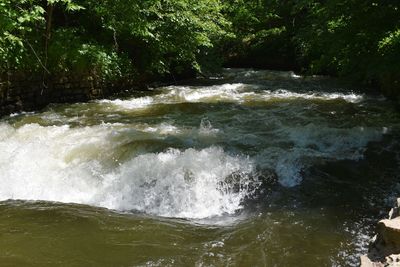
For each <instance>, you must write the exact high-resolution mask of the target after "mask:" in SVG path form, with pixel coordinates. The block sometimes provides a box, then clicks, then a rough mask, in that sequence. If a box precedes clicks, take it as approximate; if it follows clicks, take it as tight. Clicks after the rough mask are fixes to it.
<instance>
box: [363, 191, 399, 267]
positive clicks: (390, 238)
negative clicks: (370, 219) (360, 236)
mask: <svg viewBox="0 0 400 267" xmlns="http://www.w3.org/2000/svg"><path fill="white" fill-rule="evenodd" d="M396 202H397V203H396V205H395V207H394V208H392V209H391V210H390V212H389V219H385V220H381V221H379V223H378V225H377V228H376V232H377V235H376V236H375V237H374V238H373V239H372V240H371V243H370V247H369V250H368V255H366V256H362V257H361V266H362V267H379V266H398V267H400V198H398V199H397V201H396Z"/></svg>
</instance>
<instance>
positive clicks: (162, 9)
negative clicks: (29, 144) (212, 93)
mask: <svg viewBox="0 0 400 267" xmlns="http://www.w3.org/2000/svg"><path fill="white" fill-rule="evenodd" d="M53 14H54V15H53ZM88 18H90V19H88ZM0 25H1V27H0V71H5V70H23V71H44V70H45V71H46V72H49V73H50V74H51V73H57V72H82V71H94V72H96V73H98V74H99V75H101V76H102V77H104V78H105V79H117V78H119V77H123V76H125V75H129V73H130V74H132V73H139V74H142V75H144V76H147V75H160V74H166V73H173V74H177V73H185V72H187V71H196V72H204V71H205V70H207V69H212V68H215V67H216V66H219V65H220V64H221V58H223V59H224V60H225V64H230V65H234V66H241V67H244V66H250V67H263V68H286V69H287V68H291V69H293V68H297V67H299V66H300V67H301V68H302V69H303V70H304V71H307V72H310V73H328V74H333V75H343V76H352V77H353V78H356V79H358V80H364V81H365V80H369V81H379V80H381V79H385V81H388V80H397V78H393V77H398V76H400V75H398V74H399V72H400V71H399V69H400V64H398V62H399V61H400V52H399V51H400V2H399V1H397V0H382V1H376V0H324V1H322V0H312V1H308V0H288V1H278V0H246V1H245V0H229V1H228V0H199V1H191V0H174V1H173V0H141V1H139V0H102V1H97V0H0ZM382 77H385V78H382ZM387 77H390V79H389V78H387Z"/></svg>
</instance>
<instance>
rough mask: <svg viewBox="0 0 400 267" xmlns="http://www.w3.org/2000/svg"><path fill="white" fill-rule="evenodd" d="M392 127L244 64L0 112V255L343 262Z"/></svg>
mask: <svg viewBox="0 0 400 267" xmlns="http://www.w3.org/2000/svg"><path fill="white" fill-rule="evenodd" d="M399 126H400V118H399V116H398V113H396V112H395V111H394V108H393V107H392V105H391V103H390V102H388V101H386V100H385V99H384V98H382V97H380V96H378V97H377V96H371V95H367V94H362V93H359V92H358V91H357V90H348V89H346V88H344V89H343V87H342V86H336V85H335V86H334V83H333V82H332V81H331V80H330V79H327V78H324V77H302V76H299V75H296V74H294V73H293V72H274V71H254V70H245V69H237V70H235V69H231V70H226V71H225V72H224V75H223V76H221V77H217V78H216V79H213V80H212V83H211V84H210V82H209V81H208V83H207V84H206V85H198V84H197V85H174V86H166V87H160V88H156V89H154V90H152V91H151V92H147V93H140V94H135V95H132V96H128V97H125V98H120V99H103V100H97V101H93V102H90V103H78V104H65V105H52V106H50V107H48V108H47V109H45V110H43V111H41V112H36V113H22V114H13V115H11V116H9V117H7V118H4V119H2V120H1V121H0V185H1V186H0V201H3V202H0V214H2V215H1V218H0V225H2V227H0V228H1V229H2V230H0V235H1V236H2V239H0V262H5V263H6V264H8V263H10V264H12V263H14V262H16V258H15V257H14V256H10V255H14V254H15V255H20V256H18V257H19V258H18V259H19V260H20V263H21V264H20V265H21V266H24V265H29V264H30V263H31V264H32V262H33V263H36V265H37V266H46V265H47V266H55V265H61V266H62V265H74V263H77V264H76V265H77V266H85V264H83V263H84V262H86V263H87V262H90V263H93V265H96V266H110V264H108V263H110V262H111V263H112V264H111V265H116V266H132V265H133V266H168V265H171V266H193V265H195V266H219V265H226V264H228V265H232V266H265V265H267V266H269V265H274V264H278V265H279V266H327V265H333V266H348V265H356V264H357V260H358V258H357V257H358V255H359V254H361V253H364V252H365V243H366V240H367V239H368V236H369V235H370V231H371V229H372V225H373V224H372V221H373V220H374V219H373V216H376V213H373V212H371V210H374V209H375V210H376V208H375V207H378V206H384V205H385V204H382V203H381V202H379V199H381V197H382V195H386V194H389V193H390V192H388V190H389V187H390V186H388V188H384V187H382V186H381V184H382V183H381V182H380V181H381V180H384V181H386V183H387V184H391V185H393V184H394V183H395V181H396V177H397V176H396V173H398V166H399V165H398V161H399V159H400V156H399V155H400V154H399V153H397V151H400V147H399V144H398V134H399V132H400V131H399V129H400V127H399ZM388 177H389V178H388ZM393 187H395V186H393ZM394 194H395V193H394ZM20 200H22V201H20ZM45 201H48V202H45ZM77 204H84V205H88V206H80V205H77ZM103 208H106V209H103ZM110 210H112V211H113V212H111V211H110ZM344 211H349V212H344ZM350 211H351V212H350ZM26 218H29V219H26ZM171 218H174V219H171ZM25 223H26V224H28V225H29V226H27V227H28V228H27V229H26V230H24V231H26V232H28V233H30V234H31V235H32V236H34V237H36V238H44V239H46V240H47V239H49V240H52V241H51V242H50V241H49V242H48V243H46V242H44V244H43V246H44V247H45V249H46V250H48V251H52V253H54V255H59V253H58V252H57V251H54V249H56V248H57V246H52V245H51V244H52V243H53V242H56V243H57V244H58V246H59V247H62V248H63V250H65V253H67V254H68V253H69V254H68V255H69V256H67V258H69V259H74V260H75V261H76V262H74V260H72V261H71V262H68V260H65V261H64V260H60V261H57V260H58V259H59V257H57V256H56V257H54V258H51V256H50V257H49V259H48V264H46V263H45V262H44V261H43V258H42V257H41V256H40V255H41V254H40V251H39V252H38V251H36V250H35V249H33V248H31V249H24V246H23V245H21V244H26V246H30V247H35V245H34V244H33V242H34V240H35V239H34V238H33V239H30V241H27V240H26V238H24V237H23V236H20V235H19V234H18V233H19V232H18V231H22V232H21V233H23V230H18V231H17V233H16V234H12V235H10V234H9V232H12V231H14V230H12V229H14V228H13V227H22V226H21V225H24V224H25ZM17 225H20V226H17ZM11 228H12V229H11ZM333 229H334V230H333ZM54 236H60V240H64V241H65V242H64V243H62V244H61V243H59V239H57V238H56V239H55V240H54V238H53V237H54ZM3 237H4V238H3ZM14 237H15V238H20V239H18V240H16V239H14ZM82 237H85V240H83V239H82ZM19 240H24V242H22V241H21V242H20V241H19ZM304 240H307V242H304ZM13 242H14V243H15V244H18V245H16V246H15V247H11V245H10V244H14V243H13ZM81 243H82V244H83V243H85V244H84V246H85V247H86V248H91V247H93V250H90V249H89V250H86V252H85V253H84V254H81V253H80V251H79V250H76V249H75V246H71V244H81ZM82 246H83V245H82ZM78 247H80V246H78ZM144 248H147V249H144ZM293 248H296V249H293ZM80 249H82V247H80ZM83 250H85V249H83ZM3 251H10V253H9V254H7V253H8V252H7V253H6V252H3ZM135 251H143V252H141V253H138V252H135ZM282 251H284V252H285V255H286V256H285V257H279V255H281V253H282ZM31 252H32V253H31ZM7 255H8V256H7ZM104 255H107V257H110V259H111V258H112V261H110V262H108V263H107V262H106V261H104V262H103V261H102V260H101V259H104V257H105V256H104ZM183 255H185V256H183ZM16 257H17V256H16ZM29 259H31V260H29ZM94 259H99V260H94ZM56 262H58V264H57V263H56ZM60 262H61V263H60ZM34 265H35V264H34ZM89 265H90V264H89Z"/></svg>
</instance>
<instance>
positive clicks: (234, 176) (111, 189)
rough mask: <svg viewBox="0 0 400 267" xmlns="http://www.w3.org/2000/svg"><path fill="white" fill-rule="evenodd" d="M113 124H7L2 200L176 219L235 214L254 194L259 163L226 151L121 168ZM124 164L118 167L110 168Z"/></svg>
mask: <svg viewBox="0 0 400 267" xmlns="http://www.w3.org/2000/svg"><path fill="white" fill-rule="evenodd" d="M114 127H115V126H113V125H100V126H94V127H84V128H70V127H68V126H51V127H42V126H39V125H37V124H29V125H25V126H23V127H21V128H19V129H14V128H13V127H11V126H10V125H8V124H5V123H3V124H1V125H0V151H2V152H1V154H0V184H1V185H2V186H1V187H0V200H7V199H24V200H48V201H60V202H74V203H81V204H89V205H94V206H101V207H106V208H109V209H116V210H123V211H126V210H135V211H142V212H146V213H149V214H155V215H160V216H168V217H184V218H206V217H212V216H218V215H223V214H233V213H235V212H236V211H237V210H239V209H241V208H242V206H241V205H242V202H243V200H244V198H246V197H247V196H249V195H250V194H251V193H252V190H254V183H257V182H256V181H254V180H253V178H252V177H251V175H250V174H251V173H252V172H253V169H254V164H253V162H252V161H251V160H250V159H248V158H246V157H240V156H230V155H228V154H226V153H225V152H224V151H223V150H222V149H221V148H218V147H209V148H206V149H202V150H195V149H186V150H177V149H169V150H167V151H165V152H161V153H146V154H142V155H139V156H136V157H134V158H132V159H130V160H126V161H123V162H118V161H117V159H116V158H115V157H114V156H115V155H114V151H115V150H118V147H119V145H121V142H122V141H123V140H120V139H119V138H118V135H119V134H118V132H117V131H116V130H115V128H114ZM111 161H117V162H115V163H116V166H114V167H110V166H108V165H109V162H111Z"/></svg>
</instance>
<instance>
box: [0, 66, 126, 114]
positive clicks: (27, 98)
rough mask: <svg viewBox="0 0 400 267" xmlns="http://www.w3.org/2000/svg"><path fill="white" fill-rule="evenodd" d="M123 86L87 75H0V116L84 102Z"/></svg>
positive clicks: (108, 93)
mask: <svg viewBox="0 0 400 267" xmlns="http://www.w3.org/2000/svg"><path fill="white" fill-rule="evenodd" d="M126 87H127V83H125V84H123V83H121V82H119V83H106V82H103V81H102V80H101V79H99V78H98V77H97V76H96V75H94V74H91V73H86V74H77V75H73V74H69V75H68V76H67V75H62V74H60V75H53V76H52V77H51V78H48V79H47V81H46V82H43V77H42V75H35V74H25V73H13V74H12V75H11V74H9V73H3V74H1V75H0V117H1V116H3V115H7V114H10V113H13V112H19V111H32V110H37V109H40V108H43V107H45V106H46V105H47V104H49V103H68V102H84V101H88V100H91V99H98V98H102V97H106V96H109V95H111V94H113V93H116V92H118V91H122V90H123V89H124V88H126Z"/></svg>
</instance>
